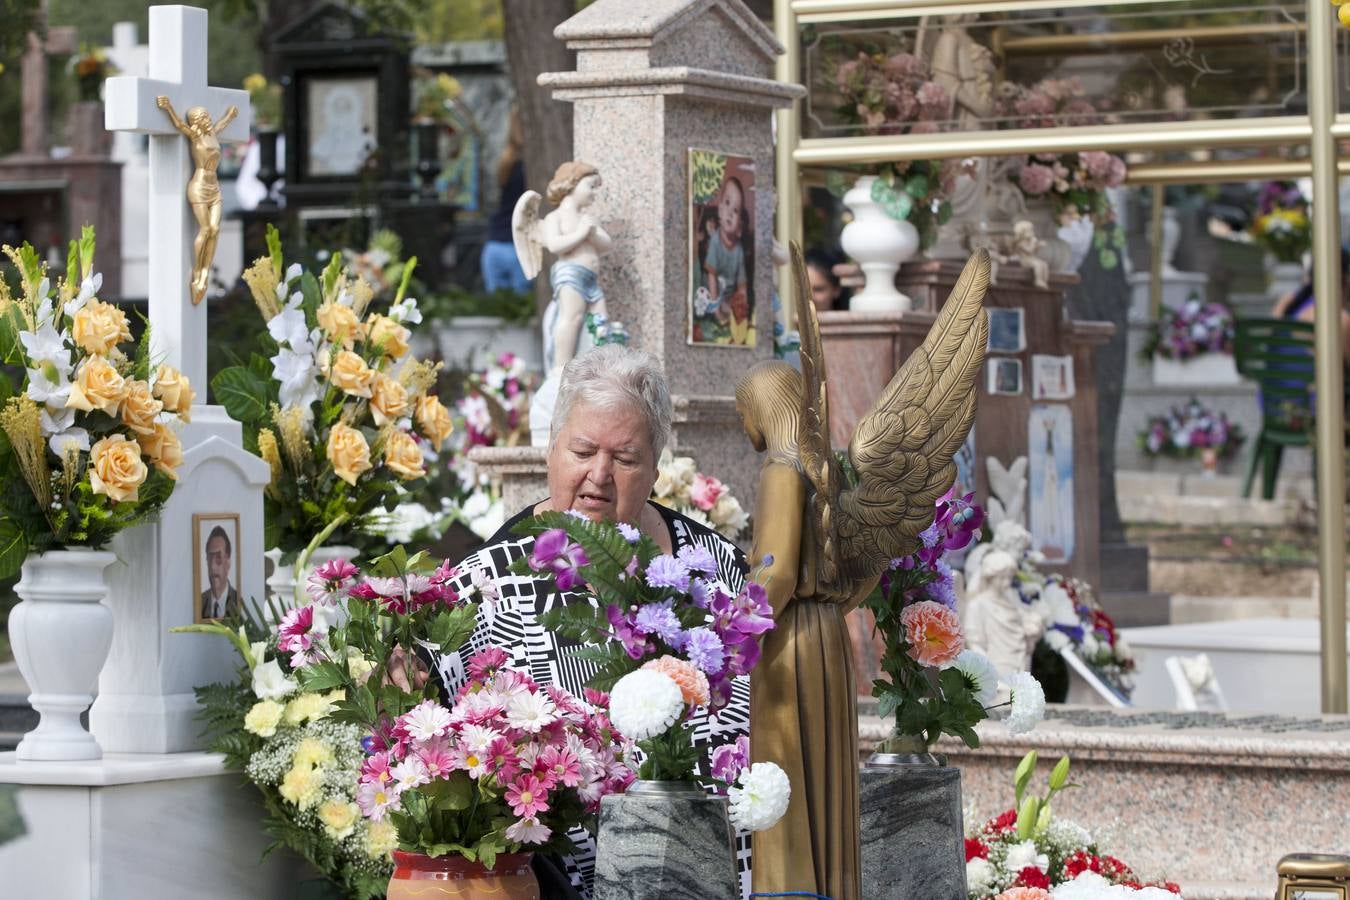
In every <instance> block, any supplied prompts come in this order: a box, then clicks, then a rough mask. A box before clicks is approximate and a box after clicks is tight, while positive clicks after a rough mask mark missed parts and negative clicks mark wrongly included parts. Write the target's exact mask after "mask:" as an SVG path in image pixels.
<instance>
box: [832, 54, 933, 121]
mask: <svg viewBox="0 0 1350 900" xmlns="http://www.w3.org/2000/svg"><path fill="white" fill-rule="evenodd" d="M834 87H835V89H836V90H838V92H839V94H840V95H841V96H842V98H843V101H844V102H843V106H844V109H845V112H846V113H847V114H848V115H849V116H850V117H852V118H856V119H857V121H859V122H861V123H862V125H863V126H864V127H865V128H866V129H867V131H868V132H869V133H871V134H904V133H910V134H920V133H925V132H932V131H936V130H937V126H936V124H934V123H936V122H938V121H940V120H943V119H946V118H948V117H949V116H950V114H951V97H950V95H948V93H947V91H946V89H945V88H943V86H942V85H940V84H938V83H937V82H936V81H933V80H931V77H930V75H929V72H928V67H927V66H926V65H925V64H924V63H923V61H922V60H920V59H919V58H918V57H916V56H915V55H914V54H912V53H903V52H902V53H895V54H892V55H890V56H886V55H884V54H881V53H870V54H869V53H859V54H858V56H857V57H856V58H854V59H851V60H849V61H848V62H845V63H843V64H842V65H840V66H839V68H838V69H837V70H836V71H835V78H834Z"/></svg>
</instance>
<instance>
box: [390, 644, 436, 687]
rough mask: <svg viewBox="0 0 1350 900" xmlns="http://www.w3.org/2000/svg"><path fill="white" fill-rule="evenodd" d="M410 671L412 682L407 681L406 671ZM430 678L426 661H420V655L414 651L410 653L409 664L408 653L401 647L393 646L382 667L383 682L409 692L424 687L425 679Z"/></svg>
mask: <svg viewBox="0 0 1350 900" xmlns="http://www.w3.org/2000/svg"><path fill="white" fill-rule="evenodd" d="M410 670H411V672H412V683H411V684H410V683H409V682H408V672H409V671H410ZM430 679H431V670H430V669H428V668H427V665H426V663H424V662H422V659H421V657H419V656H418V655H417V654H416V653H414V654H412V661H411V664H409V660H408V653H407V651H406V650H404V649H403V648H402V647H395V648H394V652H393V653H391V654H389V662H387V663H386V664H385V667H384V683H385V684H392V685H393V686H394V687H396V688H398V689H399V690H401V691H403V692H404V693H407V694H411V693H415V692H417V691H420V690H422V688H424V687H426V683H427V681H429V680H430Z"/></svg>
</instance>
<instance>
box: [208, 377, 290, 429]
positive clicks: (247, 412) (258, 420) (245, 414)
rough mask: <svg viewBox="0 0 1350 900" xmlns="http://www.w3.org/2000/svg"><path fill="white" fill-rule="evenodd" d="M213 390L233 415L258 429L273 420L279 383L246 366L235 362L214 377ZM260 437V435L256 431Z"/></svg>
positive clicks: (239, 420) (217, 399)
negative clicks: (273, 405)
mask: <svg viewBox="0 0 1350 900" xmlns="http://www.w3.org/2000/svg"><path fill="white" fill-rule="evenodd" d="M211 392H212V395H213V396H214V397H215V400H216V402H217V403H219V404H220V405H221V406H223V407H225V412H226V413H227V414H228V415H229V417H230V418H231V419H234V420H235V421H237V422H242V423H243V424H245V425H251V426H253V427H254V428H255V429H256V428H259V427H261V426H263V425H264V424H266V423H267V422H270V421H271V418H272V414H271V404H273V403H275V402H277V384H276V382H275V381H272V380H271V379H270V378H262V377H260V376H259V375H258V374H257V373H256V372H254V371H252V370H250V369H247V368H245V367H243V366H231V367H230V368H228V369H226V370H225V371H223V372H221V373H220V374H219V375H217V376H216V377H215V378H214V379H213V380H212V381H211ZM255 440H256V435H255Z"/></svg>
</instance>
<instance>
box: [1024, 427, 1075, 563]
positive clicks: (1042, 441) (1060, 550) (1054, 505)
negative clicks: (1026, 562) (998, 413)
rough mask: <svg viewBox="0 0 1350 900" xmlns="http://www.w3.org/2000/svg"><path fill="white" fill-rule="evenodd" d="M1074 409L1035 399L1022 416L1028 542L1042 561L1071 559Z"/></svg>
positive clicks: (1072, 539)
mask: <svg viewBox="0 0 1350 900" xmlns="http://www.w3.org/2000/svg"><path fill="white" fill-rule="evenodd" d="M1073 437H1074V436H1073V411H1072V410H1071V409H1070V408H1069V406H1068V404H1064V403H1035V404H1032V407H1031V413H1030V415H1029V416H1028V417H1027V457H1028V464H1027V513H1028V514H1027V524H1028V527H1029V530H1030V531H1031V539H1032V547H1033V548H1034V549H1036V550H1039V551H1040V552H1041V553H1042V554H1044V556H1045V561H1046V562H1047V563H1051V564H1056V563H1067V562H1069V561H1070V560H1071V559H1073V553H1074V543H1075V539H1076V535H1075V528H1074V498H1075V495H1074V482H1073Z"/></svg>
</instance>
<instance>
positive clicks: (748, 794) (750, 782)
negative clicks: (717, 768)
mask: <svg viewBox="0 0 1350 900" xmlns="http://www.w3.org/2000/svg"><path fill="white" fill-rule="evenodd" d="M791 797H792V784H791V783H790V782H789V781H788V777H787V773H786V772H784V771H783V770H782V769H780V768H779V767H778V766H777V765H776V764H775V763H771V762H758V763H755V764H754V765H752V766H751V767H750V768H748V769H746V770H745V771H744V772H742V773H741V777H740V778H738V779H736V786H735V787H733V788H729V789H728V790H727V799H728V800H729V801H730V806H729V808H728V810H727V812H728V815H729V816H730V818H731V824H732V825H735V826H736V827H737V828H741V829H744V830H745V831H763V830H764V829H766V828H772V827H773V826H774V825H775V824H776V823H777V822H778V820H779V819H781V818H783V813H785V812H787V808H788V800H789V799H790V798H791Z"/></svg>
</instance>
